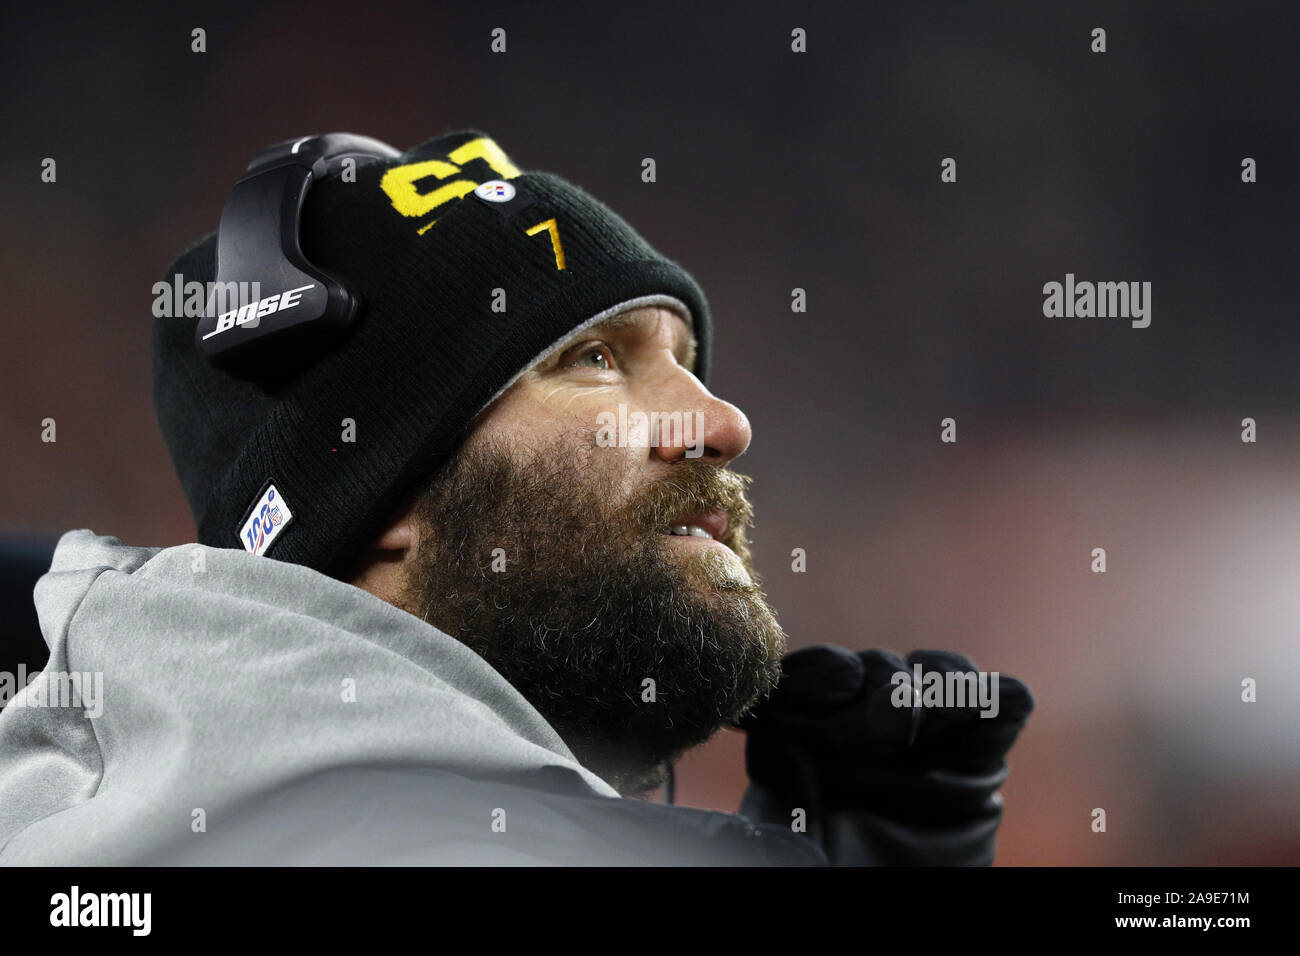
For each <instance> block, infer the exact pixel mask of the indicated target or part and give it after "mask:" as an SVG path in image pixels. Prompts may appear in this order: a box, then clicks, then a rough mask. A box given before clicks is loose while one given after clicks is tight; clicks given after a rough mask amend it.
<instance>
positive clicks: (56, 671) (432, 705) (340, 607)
mask: <svg viewBox="0 0 1300 956" xmlns="http://www.w3.org/2000/svg"><path fill="white" fill-rule="evenodd" d="M36 605H37V611H38V613H39V615H40V621H41V630H42V632H43V633H44V635H45V639H46V642H47V643H48V644H49V647H50V652H51V656H50V661H49V664H48V665H47V666H46V669H45V670H44V671H43V672H41V673H40V674H39V675H38V676H36V677H35V678H34V679H33V680H32V681H31V682H30V683H29V684H28V686H27V688H26V689H25V690H24V691H23V693H22V694H20V695H19V696H18V697H17V698H16V699H15V700H14V701H13V702H11V704H10V706H8V707H6V708H5V710H4V712H3V713H0V848H3V849H0V861H2V862H6V863H32V864H65V865H83V864H104V863H113V864H119V863H131V862H134V861H136V860H141V859H144V858H146V857H148V856H150V855H151V854H153V853H155V852H157V851H163V850H165V849H166V848H167V847H169V846H173V845H178V844H179V845H182V846H183V845H184V844H186V843H193V842H197V841H199V840H201V839H202V838H203V835H204V833H205V832H208V833H210V832H212V831H214V830H216V831H219V830H220V824H221V821H222V820H223V818H224V817H225V816H226V815H227V814H229V813H230V811H231V809H232V808H236V807H239V806H241V805H242V804H244V803H246V802H247V801H248V800H249V799H250V798H255V797H256V796H257V795H258V794H261V793H265V792H268V791H273V790H275V789H277V788H280V787H283V786H284V785H285V784H287V783H291V782H293V781H295V780H298V779H305V778H308V777H310V776H311V775H313V774H316V773H318V772H320V771H322V770H328V769H332V768H338V767H366V766H385V765H388V766H392V765H396V766H401V767H428V768H437V769H438V770H441V771H447V772H450V773H454V774H463V775H465V776H470V777H479V776H496V775H499V774H500V773H501V772H509V771H521V770H522V771H533V770H540V769H541V768H545V767H563V768H567V769H568V770H570V771H572V772H573V773H575V774H577V775H578V776H579V777H581V778H582V780H583V781H584V782H585V783H586V784H587V786H589V787H590V789H591V790H592V791H594V793H596V794H600V795H602V796H605V797H617V793H616V792H615V791H614V790H613V788H611V787H610V786H609V785H608V784H607V783H605V782H604V781H603V780H601V779H600V778H599V777H597V776H596V775H595V774H593V773H591V772H590V771H588V770H586V769H585V768H584V767H582V766H581V765H580V764H579V763H578V762H577V760H576V759H575V758H574V756H573V754H572V753H571V752H570V750H569V749H568V747H566V746H565V744H564V742H563V741H562V740H561V739H560V737H559V735H558V734H557V733H556V732H555V731H554V730H553V729H552V728H551V726H550V725H549V724H548V723H547V722H546V721H545V720H544V719H543V718H542V717H541V715H540V714H538V713H537V711H536V710H535V709H534V708H533V707H532V705H530V704H529V703H528V702H527V701H526V700H525V699H524V698H523V697H522V696H521V695H520V694H519V692H518V691H516V690H515V689H514V687H512V686H511V685H510V684H509V683H508V682H507V681H506V680H505V679H504V678H502V677H501V676H500V675H499V674H498V673H497V672H496V671H495V670H493V669H492V667H490V666H489V665H488V664H487V663H486V662H485V661H484V660H483V659H482V658H481V657H479V656H478V655H477V654H475V653H474V652H473V651H471V650H470V649H469V648H467V647H466V646H465V645H464V644H462V643H460V642H459V641H456V640H454V639H452V638H451V637H449V636H448V635H446V634H444V633H443V632H442V631H439V630H438V629H437V628H435V627H432V626H431V625H429V624H427V623H425V622H423V621H421V620H419V619H418V618H416V617H414V616H412V615H411V614H408V613H406V612H405V611H402V610H399V609H398V608H396V607H394V606H392V605H390V604H388V603H387V602H385V601H382V600H380V599H379V598H377V597H374V596H373V595H371V594H369V593H367V592H365V591H363V590H361V589H359V588H356V587H353V586H352V585H349V584H345V583H343V582H341V581H337V580H334V579H332V578H329V577H327V576H325V575H323V574H320V573H318V572H316V571H313V570H311V569H309V568H305V567H301V566H299V565H294V564H287V563H285V562H282V561H275V560H270V559H267V558H265V557H255V556H253V555H250V554H248V553H246V552H244V551H242V550H239V551H236V550H227V549H218V548H209V547H205V546H203V545H198V544H189V545H183V546H180V547H174V548H166V549H161V548H136V547H128V546H126V545H124V544H122V542H121V541H119V540H118V539H117V538H114V537H101V536H97V535H95V534H93V533H92V532H90V531H85V530H82V531H71V532H68V533H67V534H65V535H64V536H63V537H62V539H61V540H60V541H59V546H58V548H57V550H56V551H55V554H54V560H53V564H52V566H51V568H50V571H49V573H48V574H46V575H45V576H44V577H43V578H41V580H40V582H39V583H38V584H37V586H36ZM63 674H66V675H72V674H77V675H81V682H80V686H81V690H82V691H83V694H82V699H81V701H80V706H76V703H77V702H76V701H71V703H72V704H73V706H51V705H52V704H58V703H64V704H67V703H69V702H70V696H71V695H70V694H69V693H68V690H67V689H68V687H69V686H70V685H73V682H72V681H71V680H69V679H67V678H64V679H63V680H62V684H63V690H62V693H60V689H59V687H58V684H59V683H60V678H59V676H58V675H63ZM96 685H98V686H99V693H100V695H102V699H95V698H96V696H97V695H96V693H95V686H96ZM96 711H98V712H99V713H98V716H93V717H92V716H87V714H94V713H95V712H96ZM490 822H491V820H490V815H489V816H486V817H485V831H486V832H490V828H489V824H490Z"/></svg>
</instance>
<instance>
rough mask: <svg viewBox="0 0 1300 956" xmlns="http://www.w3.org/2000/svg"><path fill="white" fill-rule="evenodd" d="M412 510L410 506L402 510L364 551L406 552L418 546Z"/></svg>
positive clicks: (417, 532) (416, 528)
mask: <svg viewBox="0 0 1300 956" xmlns="http://www.w3.org/2000/svg"><path fill="white" fill-rule="evenodd" d="M414 510H415V509H414V507H413V506H410V505H408V506H407V507H406V508H403V509H402V511H401V512H400V513H399V514H398V515H397V517H396V518H394V519H393V520H392V521H391V522H389V524H388V527H386V528H384V530H383V531H382V532H381V533H380V535H379V537H378V538H376V539H375V540H374V541H373V542H372V543H371V544H370V546H369V547H368V548H367V549H366V550H367V551H402V552H406V551H409V550H411V549H412V548H414V547H415V546H416V545H417V544H419V541H420V535H419V528H418V527H417V526H416V522H415V514H414Z"/></svg>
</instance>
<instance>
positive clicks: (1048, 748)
mask: <svg viewBox="0 0 1300 956" xmlns="http://www.w3.org/2000/svg"><path fill="white" fill-rule="evenodd" d="M195 27H202V28H204V29H205V30H206V31H207V52H206V53H203V54H196V53H192V52H191V51H190V44H191V37H190V31H191V30H192V29H193V28H195ZM495 27H503V28H505V30H506V31H507V52H506V53H505V54H493V53H491V52H490V49H489V43H490V38H491V37H490V34H491V31H492V29H493V28H495ZM795 27H802V28H804V29H805V30H806V31H807V37H808V40H807V45H808V52H807V53H805V54H795V53H793V52H791V49H790V44H791V30H792V29H793V28H795ZM1094 27H1103V28H1105V30H1106V31H1107V47H1108V50H1107V52H1106V53H1104V54H1096V53H1093V52H1091V51H1090V45H1091V36H1090V34H1091V31H1092V29H1093V28H1094ZM0 51H2V52H0V75H3V79H4V96H3V111H4V113H3V116H4V124H3V129H4V140H5V146H4V149H3V151H2V154H0V163H3V167H2V175H0V190H2V192H0V197H2V199H3V207H2V208H3V216H2V219H0V223H2V224H0V281H2V283H3V284H2V286H0V289H2V293H3V306H2V308H3V312H2V313H0V328H2V329H3V339H2V340H0V341H2V342H3V351H2V354H0V395H3V415H2V416H0V447H2V448H3V456H4V465H3V470H2V472H0V481H2V485H0V529H3V530H6V531H8V532H11V533H13V534H19V535H22V536H23V538H22V540H27V541H30V540H33V539H35V540H36V541H38V542H39V541H42V540H47V539H49V538H51V536H54V537H56V536H57V535H58V534H59V533H61V532H63V531H65V530H68V529H72V528H82V527H87V528H91V529H93V530H94V531H96V532H98V533H101V534H114V535H117V536H118V537H120V538H122V539H123V540H124V541H126V542H127V543H129V544H141V545H146V544H147V545H173V544H179V543H182V542H186V541H190V540H193V538H194V526H193V522H192V520H191V518H190V515H189V511H188V508H187V506H186V503H185V499H184V497H183V495H182V493H181V489H180V486H179V484H178V482H177V480H176V478H175V475H174V473H173V471H172V468H171V464H170V462H169V460H168V457H167V453H166V450H165V448H164V446H163V443H162V440H161V438H160V436H159V434H158V431H157V426H156V424H155V422H154V417H153V409H152V405H151V398H150V380H149V323H150V306H151V303H152V300H153V295H152V292H151V287H152V285H153V283H154V282H155V281H157V280H158V279H160V278H162V276H163V273H164V270H165V269H166V267H167V265H168V263H169V262H170V261H171V260H172V258H173V257H174V256H175V255H176V254H177V253H178V252H179V251H180V250H181V249H182V248H183V247H185V246H186V245H187V244H188V243H189V242H190V241H191V240H193V239H195V238H197V237H199V236H201V235H202V234H204V233H206V232H208V231H210V230H212V229H213V228H215V226H216V223H217V219H218V217H219V215H220V211H221V207H222V204H223V202H224V200H225V196H226V193H227V191H228V189H229V188H230V186H231V185H232V184H233V182H234V180H235V179H236V178H237V177H238V176H239V174H240V172H241V171H242V170H243V168H244V165H245V164H246V163H247V161H248V159H249V157H250V156H251V155H252V153H253V152H255V151H256V150H257V149H258V148H260V147H262V146H264V145H266V144H268V143H271V142H275V141H279V140H283V139H287V138H290V137H293V136H297V135H302V134H307V133H313V132H325V131H332V130H348V131H353V132H358V133H365V134H368V135H372V136H376V137H379V138H381V139H384V140H387V141H389V142H392V143H393V144H394V145H397V146H399V147H406V146H410V145H413V144H415V143H417V142H419V141H422V140H424V139H426V138H428V137H429V136H432V135H435V134H437V133H441V132H444V131H447V130H451V129H457V128H464V127H471V126H472V127H477V128H480V129H483V130H485V131H486V132H488V133H489V134H490V135H491V136H492V137H493V138H495V139H496V140H497V141H498V142H499V143H500V144H501V145H502V147H503V148H504V149H505V150H506V151H507V152H508V153H509V154H510V155H511V157H512V158H513V159H514V160H515V161H516V162H517V163H518V164H519V165H520V166H522V167H523V168H525V169H549V170H553V171H555V172H558V173H560V174H561V175H564V176H566V177H567V178H569V179H570V180H572V181H574V182H576V183H578V184H580V185H582V186H583V187H584V188H586V189H588V190H590V191H591V192H593V193H594V194H595V195H597V196H598V197H600V198H602V199H603V200H605V201H606V202H607V203H609V204H610V205H611V206H613V207H614V209H616V210H617V211H618V212H619V213H621V214H622V215H623V216H624V217H625V218H627V219H628V220H629V221H631V222H632V223H633V224H634V225H635V226H637V228H638V229H640V230H641V231H642V232H643V234H644V235H645V236H646V237H647V239H649V241H650V242H651V243H652V244H654V245H655V246H657V247H658V248H659V249H660V250H661V251H663V252H664V253H665V254H667V255H669V256H670V257H672V258H675V259H677V260H678V261H679V262H681V263H682V264H683V265H685V266H686V268H687V269H689V270H690V271H691V272H692V273H693V274H694V275H695V276H696V278H697V279H698V280H699V281H700V283H701V284H702V285H703V287H704V289H705V290H706V292H707V293H708V294H709V297H710V301H711V305H712V307H713V311H714V315H715V322H716V341H717V351H716V357H715V364H714V374H713V376H712V378H711V381H710V385H711V387H712V388H713V390H714V391H715V392H716V393H717V394H719V395H721V396H722V397H724V398H726V399H728V400H729V401H732V402H734V403H736V404H737V405H739V406H740V407H741V408H743V409H744V410H745V411H746V412H747V413H748V414H749V416H750V418H751V421H752V423H753V426H754V436H755V437H754V443H753V445H752V446H751V449H750V451H749V453H748V454H747V455H746V456H745V458H744V459H742V460H741V461H740V462H738V463H737V467H738V470H740V471H743V472H746V473H748V474H750V475H752V476H753V477H754V479H755V483H754V486H753V497H754V499H755V502H756V507H757V512H758V524H757V528H756V532H755V541H756V546H757V550H758V559H759V565H760V570H762V571H763V573H764V575H765V579H766V587H767V590H768V592H769V596H770V598H771V599H772V601H773V603H774V604H775V606H776V607H777V609H778V610H779V611H780V613H781V616H782V621H783V622H784V624H785V625H786V627H787V630H788V631H789V634H790V636H791V640H792V643H793V645H794V646H802V645H806V644H812V643H819V642H833V643H838V644H842V645H845V646H848V647H852V648H866V647H888V648H892V649H894V650H896V651H899V652H903V653H905V652H907V651H909V650H911V649H913V648H918V647H928V648H932V647H942V648H949V649H953V650H957V651H960V652H962V653H965V654H968V655H970V656H972V657H973V658H974V659H975V661H976V663H977V664H978V665H979V666H981V667H983V668H985V669H989V670H995V669H996V670H1001V671H1002V672H1004V673H1010V674H1015V675H1017V676H1019V677H1020V678H1022V679H1024V680H1025V681H1026V682H1027V683H1028V684H1029V685H1030V687H1031V688H1032V690H1033V691H1034V693H1035V696H1036V698H1037V701H1038V707H1037V711H1036V713H1035V715H1034V716H1033V718H1032V719H1031V721H1030V724H1029V727H1028V728H1027V730H1026V731H1025V733H1024V735H1023V736H1022V738H1021V740H1020V742H1019V743H1018V745H1017V746H1016V748H1015V750H1014V751H1013V752H1012V776H1011V779H1010V781H1009V783H1008V784H1007V786H1006V788H1005V790H1004V796H1005V799H1006V818H1005V822H1004V824H1003V829H1002V831H1001V836H1000V840H999V856H998V862H999V863H1000V864H1004V865H1005V864H1047V865H1054V864H1119V863H1124V864H1193V863H1211V864H1213V863H1224V864H1226V863H1236V864H1252V863H1293V864H1294V863H1300V814H1297V812H1296V809H1297V802H1298V798H1300V769H1298V768H1300V734H1298V733H1297V729H1298V726H1300V650H1298V648H1300V641H1298V640H1297V635H1298V629H1300V587H1297V582H1298V581H1300V487H1298V486H1297V475H1298V474H1300V401H1297V395H1296V389H1295V380H1296V370H1297V367H1300V324H1298V322H1297V319H1298V316H1297V307H1296V302H1297V263H1300V256H1298V255H1297V253H1298V252H1300V248H1298V245H1300V244H1298V242H1297V213H1298V212H1300V201H1298V200H1300V191H1298V190H1297V171H1298V170H1300V164H1298V160H1300V150H1298V148H1297V147H1298V146H1300V122H1298V120H1300V108H1298V101H1297V94H1298V93H1300V83H1297V78H1298V75H1300V70H1298V69H1297V62H1298V54H1300V6H1298V5H1296V4H1294V3H1290V2H1280V3H1272V4H1260V3H1249V2H1231V3H1227V2H1225V3H1180V4H1150V3H1133V2H1122V3H1079V4H1068V5H1066V4H1043V3H999V4H970V3H952V4H948V3H942V4H940V3H908V4H901V3H900V4H888V5H886V4H874V3H873V4H854V5H848V4H845V5H843V6H840V7H836V6H821V5H809V4H806V3H772V2H749V3H743V4H739V3H738V4H734V5H722V4H717V5H715V4H703V3H690V4H667V3H647V4H636V5H619V6H612V5H611V6H603V5H595V4H591V5H586V4H576V3H560V2H548V3H545V4H535V5H534V4H509V3H500V2H495V0H493V2H483V3H474V4H465V5H457V6H453V5H450V4H441V3H417V4H410V5H402V4H390V3H384V2H368V3H360V4H358V3H329V2H323V3H314V4H302V3H296V4H289V3H286V4H280V5H265V6H264V5H262V4H254V3H242V2H233V0H232V2H224V3H220V4H212V5H207V6H192V7H190V8H188V9H185V10H184V11H183V12H182V10H180V9H179V8H178V9H173V8H169V7H164V6H161V5H160V6H159V7H157V8H156V9H153V8H145V9H142V10H140V11H139V12H136V13H124V12H123V11H122V10H119V9H117V8H116V7H115V6H114V7H110V6H108V5H104V6H103V7H102V8H88V9H87V8H82V7H77V6H60V5H58V4H41V5H36V4H28V5H25V6H24V8H22V9H15V8H13V7H12V5H10V8H9V9H7V10H6V11H5V22H4V29H3V30H0ZM47 156H48V157H54V158H55V159H56V160H57V163H58V181H57V183H56V184H43V183H42V182H41V181H40V171H41V160H42V159H43V158H45V157H47ZM644 157H654V158H655V160H656V162H657V166H658V182H656V183H654V184H646V183H643V182H642V181H641V178H640V171H641V165H640V164H641V160H642V159H643V158H644ZM944 157H953V158H955V159H956V160H957V172H958V181H957V182H956V183H955V184H945V183H941V182H940V179H939V173H940V162H941V160H942V159H943V158H944ZM1244 157H1252V158H1254V159H1255V160H1256V162H1257V163H1258V182H1256V183H1253V184H1245V183H1243V182H1242V180H1241V161H1242V159H1243V158H1244ZM1067 272H1072V273H1074V274H1075V276H1076V277H1077V278H1078V279H1080V280H1085V279H1086V280H1091V281H1104V280H1123V281H1149V282H1151V283H1152V285H1153V294H1152V306H1153V308H1152V321H1151V325H1150V327H1149V328H1146V329H1134V328H1132V327H1131V326H1130V324H1129V322H1128V321H1127V320H1124V319H1102V318H1045V317H1044V316H1043V314H1042V304H1043V293H1042V287H1043V284H1044V283H1046V282H1049V281H1058V282H1060V281H1063V280H1064V277H1065V274H1066V273H1067ZM794 287H801V288H804V289H805V290H806V291H807V301H808V310H807V312H806V313H802V314H796V313H792V312H791V309H790V301H791V299H790V296H791V289H792V288H794ZM47 417H49V418H54V419H55V420H56V422H57V428H58V441H57V442H56V443H54V444H47V443H42V442H41V441H40V433H41V421H42V419H44V418H47ZM945 417H952V418H955V419H956V421H957V429H958V442H957V443H956V444H955V445H953V444H943V443H941V442H940V441H939V431H940V425H939V423H940V419H942V418H945ZM1245 417H1252V418H1254V419H1256V421H1257V422H1258V435H1259V440H1258V442H1257V443H1255V444H1245V443H1243V442H1242V441H1241V437H1240V433H1241V420H1242V419H1243V418H1245ZM796 547H799V548H804V549H806V551H807V556H808V557H807V572H806V573H803V574H796V573H792V572H791V570H790V557H789V555H790V552H791V549H793V548H796ZM1095 547H1104V548H1105V549H1106V552H1107V561H1108V571H1107V573H1106V574H1094V573H1092V572H1091V571H1090V562H1091V551H1092V549H1093V548H1095ZM19 624H20V622H18V621H17V618H16V617H13V616H11V618H10V619H9V620H7V621H6V622H5V625H6V627H10V628H13V627H17V626H19ZM1245 677H1253V678H1255V679H1256V680H1258V682H1259V701H1258V703H1255V704H1244V703H1242V702H1241V701H1240V693H1241V689H1240V688H1241V681H1242V679H1243V678H1245ZM743 740H744V738H743V736H742V735H741V734H739V733H735V732H723V733H721V734H720V735H719V736H718V737H717V738H716V739H715V740H714V741H713V742H711V743H710V744H708V745H706V746H704V747H702V748H700V749H698V750H697V751H695V752H694V753H693V754H692V755H690V756H689V757H688V758H687V759H686V760H685V761H684V762H683V763H682V765H681V766H680V767H679V791H678V798H679V802H684V803H689V804H694V805H698V806H705V807H716V808H721V809H728V810H734V809H735V807H736V806H737V804H738V802H739V799H740V796H741V793H742V791H743V789H744V785H745V777H744V769H743ZM1095 807H1103V808H1105V809H1106V810H1107V814H1108V832H1106V833H1104V834H1098V833H1093V832H1091V830H1090V826H1089V824H1090V822H1091V816H1090V814H1091V811H1092V809H1093V808H1095Z"/></svg>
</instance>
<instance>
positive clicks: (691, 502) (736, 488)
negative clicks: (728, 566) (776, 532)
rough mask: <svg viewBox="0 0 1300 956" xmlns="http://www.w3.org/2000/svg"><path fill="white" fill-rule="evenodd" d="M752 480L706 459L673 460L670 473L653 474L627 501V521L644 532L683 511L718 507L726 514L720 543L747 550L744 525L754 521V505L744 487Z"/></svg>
mask: <svg viewBox="0 0 1300 956" xmlns="http://www.w3.org/2000/svg"><path fill="white" fill-rule="evenodd" d="M751 481H752V479H751V478H749V477H748V476H747V475H742V474H739V473H738V472H734V471H729V470H727V469H725V468H719V467H718V466H716V465H710V464H708V463H707V462H702V461H697V460H692V459H686V460H683V461H678V462H675V463H674V464H673V466H672V473H671V474H669V475H666V476H664V477H663V478H656V479H655V480H654V481H653V482H652V483H651V484H650V485H648V486H647V487H646V488H644V489H643V490H642V491H640V492H638V493H637V494H636V495H635V497H634V498H633V500H632V501H631V502H630V503H629V504H628V506H627V512H628V515H629V518H630V523H631V524H633V525H635V526H636V527H637V528H638V529H640V530H642V531H644V532H647V533H658V532H659V531H661V530H662V529H663V528H664V527H665V526H666V525H667V524H668V523H669V522H670V521H672V520H673V519H675V518H679V517H681V516H682V515H685V514H691V513H692V512H714V511H721V512H724V513H725V514H726V515H727V532H726V534H725V535H724V536H723V538H722V539H721V540H722V543H723V544H725V545H727V546H728V547H730V548H731V549H732V550H733V551H736V552H737V553H740V550H741V549H742V548H743V549H745V550H746V551H747V548H748V541H747V534H746V530H745V529H746V528H748V527H750V526H751V525H752V524H753V521H754V508H753V506H752V505H751V504H750V502H749V499H748V498H747V497H746V495H745V488H746V487H747V486H748V485H749V484H750V482H751ZM743 556H744V555H742V557H743Z"/></svg>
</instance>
